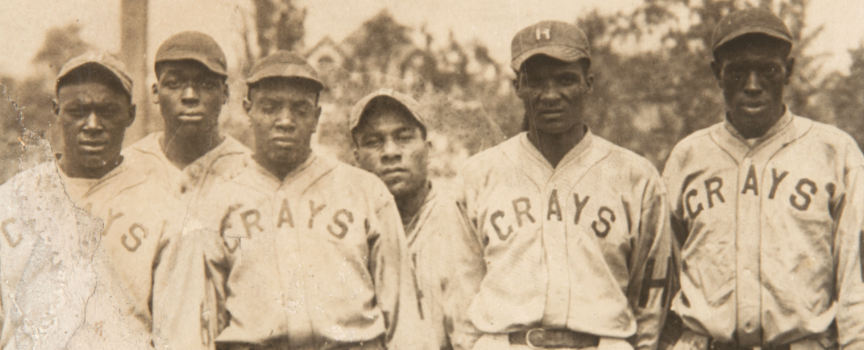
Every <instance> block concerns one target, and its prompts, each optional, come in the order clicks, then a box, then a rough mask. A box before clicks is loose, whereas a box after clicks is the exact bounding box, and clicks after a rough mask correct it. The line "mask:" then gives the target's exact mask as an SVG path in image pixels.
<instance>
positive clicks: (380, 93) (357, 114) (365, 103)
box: [348, 88, 426, 133]
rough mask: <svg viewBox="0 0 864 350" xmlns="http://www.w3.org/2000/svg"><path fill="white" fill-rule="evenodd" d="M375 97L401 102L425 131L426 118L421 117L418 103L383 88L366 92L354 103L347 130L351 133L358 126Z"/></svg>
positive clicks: (397, 92) (401, 94)
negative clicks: (369, 92)
mask: <svg viewBox="0 0 864 350" xmlns="http://www.w3.org/2000/svg"><path fill="white" fill-rule="evenodd" d="M377 99H390V100H393V101H396V102H397V103H398V104H401V105H402V106H403V107H405V109H407V110H408V112H409V113H410V115H411V118H413V119H414V120H416V121H417V123H419V124H420V127H421V128H422V129H423V131H424V132H425V131H426V118H424V117H423V114H421V113H420V103H419V102H417V100H415V99H414V98H413V97H411V96H408V95H406V94H403V93H401V92H399V91H396V90H393V89H390V88H383V89H378V90H377V91H375V92H373V93H371V94H368V95H366V96H364V97H363V98H361V99H360V101H357V103H355V104H354V107H353V108H351V114H350V115H349V116H348V130H349V131H351V132H352V133H353V132H354V130H355V129H357V127H358V126H360V122H361V121H362V120H361V118H362V117H363V112H365V111H366V109H367V108H368V107H369V104H371V103H372V101H373V100H377Z"/></svg>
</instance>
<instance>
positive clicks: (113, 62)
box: [54, 51, 132, 96]
mask: <svg viewBox="0 0 864 350" xmlns="http://www.w3.org/2000/svg"><path fill="white" fill-rule="evenodd" d="M84 67H91V68H97V69H103V70H105V71H107V72H109V73H111V75H112V76H113V77H114V78H116V79H117V81H119V82H120V85H121V86H122V87H123V90H125V91H126V94H128V95H129V96H132V78H130V77H129V73H127V72H126V66H125V65H123V62H121V61H120V60H119V59H117V57H114V56H113V55H111V54H109V53H105V52H101V51H91V52H87V53H84V54H82V55H80V56H76V57H73V58H72V59H70V60H69V61H66V63H65V64H63V67H62V68H60V73H57V80H55V83H54V84H55V85H54V92H55V93H56V92H57V91H58V90H60V81H61V80H62V79H63V78H65V77H67V76H69V74H70V73H72V72H74V71H76V70H79V69H83V68H84Z"/></svg>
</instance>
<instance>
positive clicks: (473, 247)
mask: <svg viewBox="0 0 864 350" xmlns="http://www.w3.org/2000/svg"><path fill="white" fill-rule="evenodd" d="M452 192H453V191H452V190H449V189H444V188H442V186H441V184H438V183H435V184H433V185H432V187H431V189H430V190H429V193H428V194H427V196H426V201H425V202H424V203H423V206H422V207H421V208H420V210H419V211H418V212H417V214H415V215H414V217H413V218H411V219H410V220H409V222H408V224H407V226H406V227H405V232H406V234H407V240H408V262H407V263H408V264H409V266H410V272H411V276H410V278H411V280H412V283H413V284H414V285H413V287H414V288H413V290H414V292H415V293H416V296H415V298H414V300H415V302H416V303H417V307H416V308H417V310H418V315H417V316H416V317H417V320H418V321H419V327H417V332H418V333H416V334H414V335H413V336H412V338H413V340H415V341H417V342H423V341H426V342H427V343H424V344H422V346H423V347H421V345H420V344H418V345H417V346H415V347H413V348H417V349H421V348H424V347H425V348H428V349H435V350H438V349H471V348H472V346H473V344H474V342H475V341H476V338H477V336H478V334H477V331H476V330H475V329H474V327H473V325H472V324H471V321H470V320H469V319H468V318H467V317H466V316H467V314H466V312H465V310H467V308H468V306H469V305H470V303H471V300H472V299H473V297H474V294H475V293H476V287H477V285H478V284H479V281H480V279H481V278H482V277H483V274H482V271H476V270H475V269H472V268H471V267H473V266H478V265H482V264H483V260H482V259H483V258H482V247H481V245H480V242H479V241H478V240H477V239H476V236H475V235H474V233H473V232H472V228H471V226H470V223H469V222H468V220H467V217H466V216H465V214H464V211H463V210H462V209H461V208H460V207H459V205H458V204H457V200H456V198H457V196H456V195H455V194H454V193H452ZM405 307H406V308H407V307H409V305H405Z"/></svg>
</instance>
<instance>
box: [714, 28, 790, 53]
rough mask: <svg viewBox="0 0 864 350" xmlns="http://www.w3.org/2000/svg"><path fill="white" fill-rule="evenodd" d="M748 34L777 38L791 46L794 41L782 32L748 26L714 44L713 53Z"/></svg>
mask: <svg viewBox="0 0 864 350" xmlns="http://www.w3.org/2000/svg"><path fill="white" fill-rule="evenodd" d="M748 34H762V35H766V36H770V37H772V38H775V39H777V40H780V41H784V42H787V43H789V45H792V40H790V38H789V36H787V35H786V34H784V33H782V32H780V31H776V30H771V29H768V28H761V27H751V26H747V27H742V28H740V29H738V30H735V31H733V32H731V33H729V34H727V35H726V36H724V37H723V38H722V39H720V41H718V42H717V43H716V44H714V49H713V50H712V51H717V49H719V48H720V47H721V46H723V45H726V44H728V43H729V42H730V41H732V40H735V39H738V38H740V37H742V36H745V35H748Z"/></svg>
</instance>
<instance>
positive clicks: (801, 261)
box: [664, 111, 864, 346]
mask: <svg viewBox="0 0 864 350" xmlns="http://www.w3.org/2000/svg"><path fill="white" fill-rule="evenodd" d="M862 164H864V157H862V155H861V151H860V150H859V149H858V147H857V146H856V144H855V142H854V141H853V140H852V139H851V138H850V137H849V136H848V135H847V134H845V133H843V132H842V131H840V130H838V129H836V128H834V127H831V126H827V125H825V124H821V123H817V122H814V121H811V120H808V119H805V118H802V117H798V116H793V115H792V114H791V113H789V112H788V111H787V112H786V114H785V115H784V116H783V117H782V118H781V119H780V120H779V121H778V122H777V124H776V125H775V126H773V127H772V128H771V129H770V130H769V131H768V133H767V134H766V135H765V136H763V137H761V138H759V139H756V140H745V139H743V138H742V137H741V136H740V135H739V134H738V133H737V132H736V131H735V129H734V128H733V127H732V125H731V124H729V122H728V121H727V122H723V123H719V124H716V125H714V126H712V127H709V128H707V129H703V130H700V131H697V132H696V133H694V134H692V135H690V136H688V137H687V138H685V139H684V140H683V141H681V142H680V143H679V144H678V145H677V146H675V148H674V149H673V151H672V153H671V155H670V156H669V160H668V161H667V163H666V168H665V170H664V177H665V180H666V181H667V184H668V186H667V187H668V189H669V192H670V200H671V201H672V203H673V212H672V215H673V227H674V230H675V234H676V237H677V239H678V241H679V242H680V243H681V244H682V249H681V260H682V262H681V264H680V282H681V289H680V292H679V293H678V294H677V295H676V296H675V298H674V301H673V306H672V309H673V310H674V311H675V312H676V313H677V314H678V315H680V316H681V318H682V320H683V322H684V324H685V325H686V326H687V327H688V328H689V329H691V330H692V331H694V332H697V333H700V334H703V335H706V336H710V337H712V338H714V339H715V340H717V341H723V342H732V341H737V342H738V343H739V344H741V345H744V346H758V345H760V344H774V345H778V344H788V343H790V342H794V341H796V340H798V339H802V338H805V337H808V336H811V335H815V334H819V333H823V332H826V331H828V329H829V326H830V325H831V324H832V322H834V321H835V316H837V318H836V321H837V324H836V325H837V329H838V331H839V333H840V343H841V345H848V344H851V343H852V342H855V341H858V339H860V338H861V336H862V334H861V331H862V321H861V320H862V317H861V316H860V315H861V314H862V311H860V310H859V311H855V310H858V309H860V307H861V306H860V304H861V303H862V300H864V299H861V298H862V297H864V294H862V293H861V286H860V285H861V276H860V274H857V273H856V274H854V276H853V274H852V273H850V271H849V269H855V271H858V270H860V266H859V260H860V257H859V256H858V255H859V252H858V250H857V249H855V248H854V247H858V246H860V242H856V241H857V240H858V237H859V231H860V224H859V223H855V222H854V220H855V216H856V215H858V213H854V215H847V217H848V218H849V220H852V221H853V222H852V223H846V224H841V223H840V218H841V217H842V216H844V212H845V211H848V210H850V209H851V210H853V211H854V210H856V209H852V208H860V204H859V203H849V202H850V201H852V202H859V201H860V199H855V198H854V196H850V195H849V191H850V183H851V182H853V181H852V180H853V179H852V177H853V174H857V173H858V171H859V170H860V168H861V166H862ZM844 198H845V200H844ZM844 204H847V205H845V207H846V209H844ZM849 204H854V205H852V206H850V205H849ZM857 210H860V209H857ZM845 214H850V213H845ZM850 236H851V238H850ZM844 242H845V243H844ZM850 276H851V277H850ZM844 312H846V313H847V314H848V313H849V312H857V313H858V315H859V316H856V317H852V318H844V317H840V315H841V314H843V313H844ZM831 338H833V337H831ZM829 341H830V339H829ZM826 345H827V344H826ZM858 345H859V346H860V345H861V343H859V344H858Z"/></svg>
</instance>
